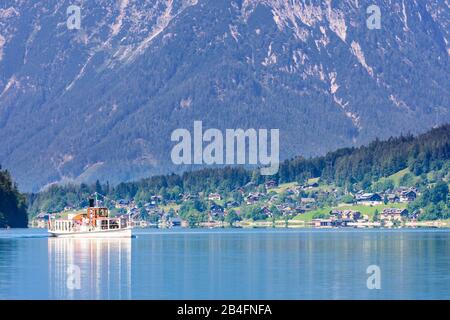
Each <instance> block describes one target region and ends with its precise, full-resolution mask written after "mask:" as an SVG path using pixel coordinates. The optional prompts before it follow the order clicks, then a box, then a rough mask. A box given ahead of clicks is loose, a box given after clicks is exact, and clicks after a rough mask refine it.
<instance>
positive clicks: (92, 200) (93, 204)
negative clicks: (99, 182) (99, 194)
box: [89, 199, 95, 208]
mask: <svg viewBox="0 0 450 320" xmlns="http://www.w3.org/2000/svg"><path fill="white" fill-rule="evenodd" d="M93 207H95V203H94V199H89V208H93Z"/></svg>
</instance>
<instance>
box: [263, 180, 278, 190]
mask: <svg viewBox="0 0 450 320" xmlns="http://www.w3.org/2000/svg"><path fill="white" fill-rule="evenodd" d="M264 186H265V187H266V189H270V188H275V187H277V186H278V183H277V182H276V181H275V180H270V181H267V182H266V183H265V184H264Z"/></svg>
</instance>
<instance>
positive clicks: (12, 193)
mask: <svg viewBox="0 0 450 320" xmlns="http://www.w3.org/2000/svg"><path fill="white" fill-rule="evenodd" d="M27 223H28V218H27V210H26V201H25V196H24V195H22V194H20V193H19V191H18V190H17V187H16V185H15V184H14V183H13V181H12V178H11V175H10V174H9V172H8V171H5V170H1V166H0V228H4V227H12V228H25V227H26V226H27Z"/></svg>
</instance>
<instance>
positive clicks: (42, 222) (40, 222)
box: [31, 212, 50, 228]
mask: <svg viewBox="0 0 450 320" xmlns="http://www.w3.org/2000/svg"><path fill="white" fill-rule="evenodd" d="M48 220H50V214H48V213H45V212H41V213H39V214H38V215H37V216H36V217H35V218H34V219H33V221H32V223H31V224H32V226H33V227H34V228H47V227H48Z"/></svg>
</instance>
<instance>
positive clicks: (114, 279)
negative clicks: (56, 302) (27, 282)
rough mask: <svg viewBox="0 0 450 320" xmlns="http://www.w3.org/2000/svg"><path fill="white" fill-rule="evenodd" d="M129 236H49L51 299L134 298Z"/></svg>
mask: <svg viewBox="0 0 450 320" xmlns="http://www.w3.org/2000/svg"><path fill="white" fill-rule="evenodd" d="M131 241H132V239H130V238H118V239H83V238H49V239H48V272H49V274H48V277H49V291H50V292H49V294H50V297H51V298H52V299H131Z"/></svg>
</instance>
